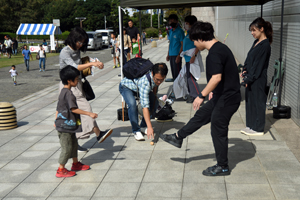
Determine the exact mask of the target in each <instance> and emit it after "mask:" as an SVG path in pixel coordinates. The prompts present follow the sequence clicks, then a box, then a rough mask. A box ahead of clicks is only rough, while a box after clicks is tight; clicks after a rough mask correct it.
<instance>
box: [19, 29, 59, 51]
mask: <svg viewBox="0 0 300 200" xmlns="http://www.w3.org/2000/svg"><path fill="white" fill-rule="evenodd" d="M16 34H17V35H50V44H51V50H55V44H54V35H61V34H62V33H61V30H60V28H59V27H58V26H54V25H53V24H20V26H19V28H18V30H17V32H16Z"/></svg>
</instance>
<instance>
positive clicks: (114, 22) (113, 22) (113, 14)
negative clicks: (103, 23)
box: [108, 0, 130, 35]
mask: <svg viewBox="0 0 300 200" xmlns="http://www.w3.org/2000/svg"><path fill="white" fill-rule="evenodd" d="M119 5H120V0H111V10H110V16H109V17H108V20H109V21H110V26H108V27H112V29H113V30H114V32H115V33H117V35H118V33H119ZM122 13H123V27H127V26H128V24H127V23H128V20H129V19H130V17H129V12H128V11H127V10H125V12H124V11H123V10H122Z"/></svg>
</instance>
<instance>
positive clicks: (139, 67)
mask: <svg viewBox="0 0 300 200" xmlns="http://www.w3.org/2000/svg"><path fill="white" fill-rule="evenodd" d="M152 67H153V63H152V62H151V61H150V60H148V59H143V58H133V59H131V60H129V61H128V62H126V63H125V65H124V67H123V74H124V76H125V77H126V78H128V79H131V80H133V79H136V78H140V77H142V76H144V75H145V74H146V73H148V72H149V71H150V70H151V69H152ZM150 83H151V82H150Z"/></svg>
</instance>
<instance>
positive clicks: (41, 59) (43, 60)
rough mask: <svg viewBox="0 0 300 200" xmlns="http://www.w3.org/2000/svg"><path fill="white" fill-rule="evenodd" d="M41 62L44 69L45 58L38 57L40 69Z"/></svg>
mask: <svg viewBox="0 0 300 200" xmlns="http://www.w3.org/2000/svg"><path fill="white" fill-rule="evenodd" d="M42 62H43V68H44V70H45V64H46V58H40V60H39V65H40V69H42V65H41V64H42Z"/></svg>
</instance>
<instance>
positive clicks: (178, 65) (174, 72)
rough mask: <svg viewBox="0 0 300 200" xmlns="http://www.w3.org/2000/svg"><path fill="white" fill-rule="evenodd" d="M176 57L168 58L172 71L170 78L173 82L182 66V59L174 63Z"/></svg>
mask: <svg viewBox="0 0 300 200" xmlns="http://www.w3.org/2000/svg"><path fill="white" fill-rule="evenodd" d="M176 57H177V56H169V58H170V65H171V71H172V77H173V79H174V80H175V79H176V78H177V76H178V74H179V72H180V70H181V65H182V59H181V58H180V62H179V63H176V62H175V61H176Z"/></svg>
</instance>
